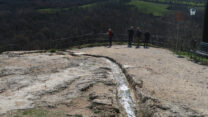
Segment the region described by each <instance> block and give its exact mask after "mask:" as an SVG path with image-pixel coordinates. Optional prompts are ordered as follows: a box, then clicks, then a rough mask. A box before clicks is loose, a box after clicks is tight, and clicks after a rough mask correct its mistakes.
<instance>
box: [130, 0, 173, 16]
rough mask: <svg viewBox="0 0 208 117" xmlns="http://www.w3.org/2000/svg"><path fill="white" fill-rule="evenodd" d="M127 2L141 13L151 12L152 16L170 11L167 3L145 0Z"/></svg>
mask: <svg viewBox="0 0 208 117" xmlns="http://www.w3.org/2000/svg"><path fill="white" fill-rule="evenodd" d="M128 4H129V5H133V6H135V7H136V8H137V9H138V10H139V11H140V12H142V13H145V14H152V15H154V16H163V15H165V14H168V13H170V12H171V11H170V10H168V7H169V5H167V4H159V3H153V2H145V1H140V0H131V1H130V2H129V3H128Z"/></svg>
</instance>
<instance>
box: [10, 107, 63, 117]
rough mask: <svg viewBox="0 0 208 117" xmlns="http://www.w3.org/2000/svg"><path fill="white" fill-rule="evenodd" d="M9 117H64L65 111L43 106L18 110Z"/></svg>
mask: <svg viewBox="0 0 208 117" xmlns="http://www.w3.org/2000/svg"><path fill="white" fill-rule="evenodd" d="M9 117H66V114H65V113H62V112H55V111H48V110H45V109H43V108H34V109H27V110H20V111H18V112H16V113H15V114H12V115H11V116H9Z"/></svg>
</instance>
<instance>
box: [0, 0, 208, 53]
mask: <svg viewBox="0 0 208 117" xmlns="http://www.w3.org/2000/svg"><path fill="white" fill-rule="evenodd" d="M204 3H205V0H171V1H170V0H144V1H140V0H6V1H5V0H1V1H0V49H1V48H8V47H10V48H11V47H14V48H12V49H15V50H20V49H26V50H27V49H43V47H42V46H41V44H43V43H48V42H49V41H51V40H57V39H63V38H68V37H75V36H79V35H83V34H89V33H95V34H96V33H104V32H106V31H107V29H108V28H109V27H111V28H112V29H113V30H114V32H115V35H116V34H126V33H127V29H128V28H129V26H131V25H133V26H140V27H141V29H142V30H143V31H150V32H151V34H152V35H154V36H155V37H160V38H159V40H158V41H168V42H169V43H175V42H176V41H177V40H176V39H177V34H176V33H177V30H178V29H177V28H178V27H177V26H179V36H180V44H181V47H182V46H183V45H184V44H190V43H191V42H192V41H193V40H196V41H197V42H199V41H200V40H201V38H202V29H203V16H204ZM193 7H194V8H196V9H197V13H196V15H195V16H190V14H189V8H193ZM178 12H181V13H182V20H181V21H177V20H176V14H177V13H178ZM77 41H79V40H77ZM95 41H96V40H95ZM72 43H73V42H72Z"/></svg>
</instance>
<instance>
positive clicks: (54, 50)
mask: <svg viewBox="0 0 208 117" xmlns="http://www.w3.org/2000/svg"><path fill="white" fill-rule="evenodd" d="M48 51H49V52H50V53H55V52H56V51H57V49H54V48H53V49H50V50H48Z"/></svg>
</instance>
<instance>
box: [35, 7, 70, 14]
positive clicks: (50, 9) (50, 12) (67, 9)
mask: <svg viewBox="0 0 208 117" xmlns="http://www.w3.org/2000/svg"><path fill="white" fill-rule="evenodd" d="M71 9H72V8H43V9H38V11H39V12H40V13H48V14H54V13H57V12H63V11H69V10H71Z"/></svg>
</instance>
